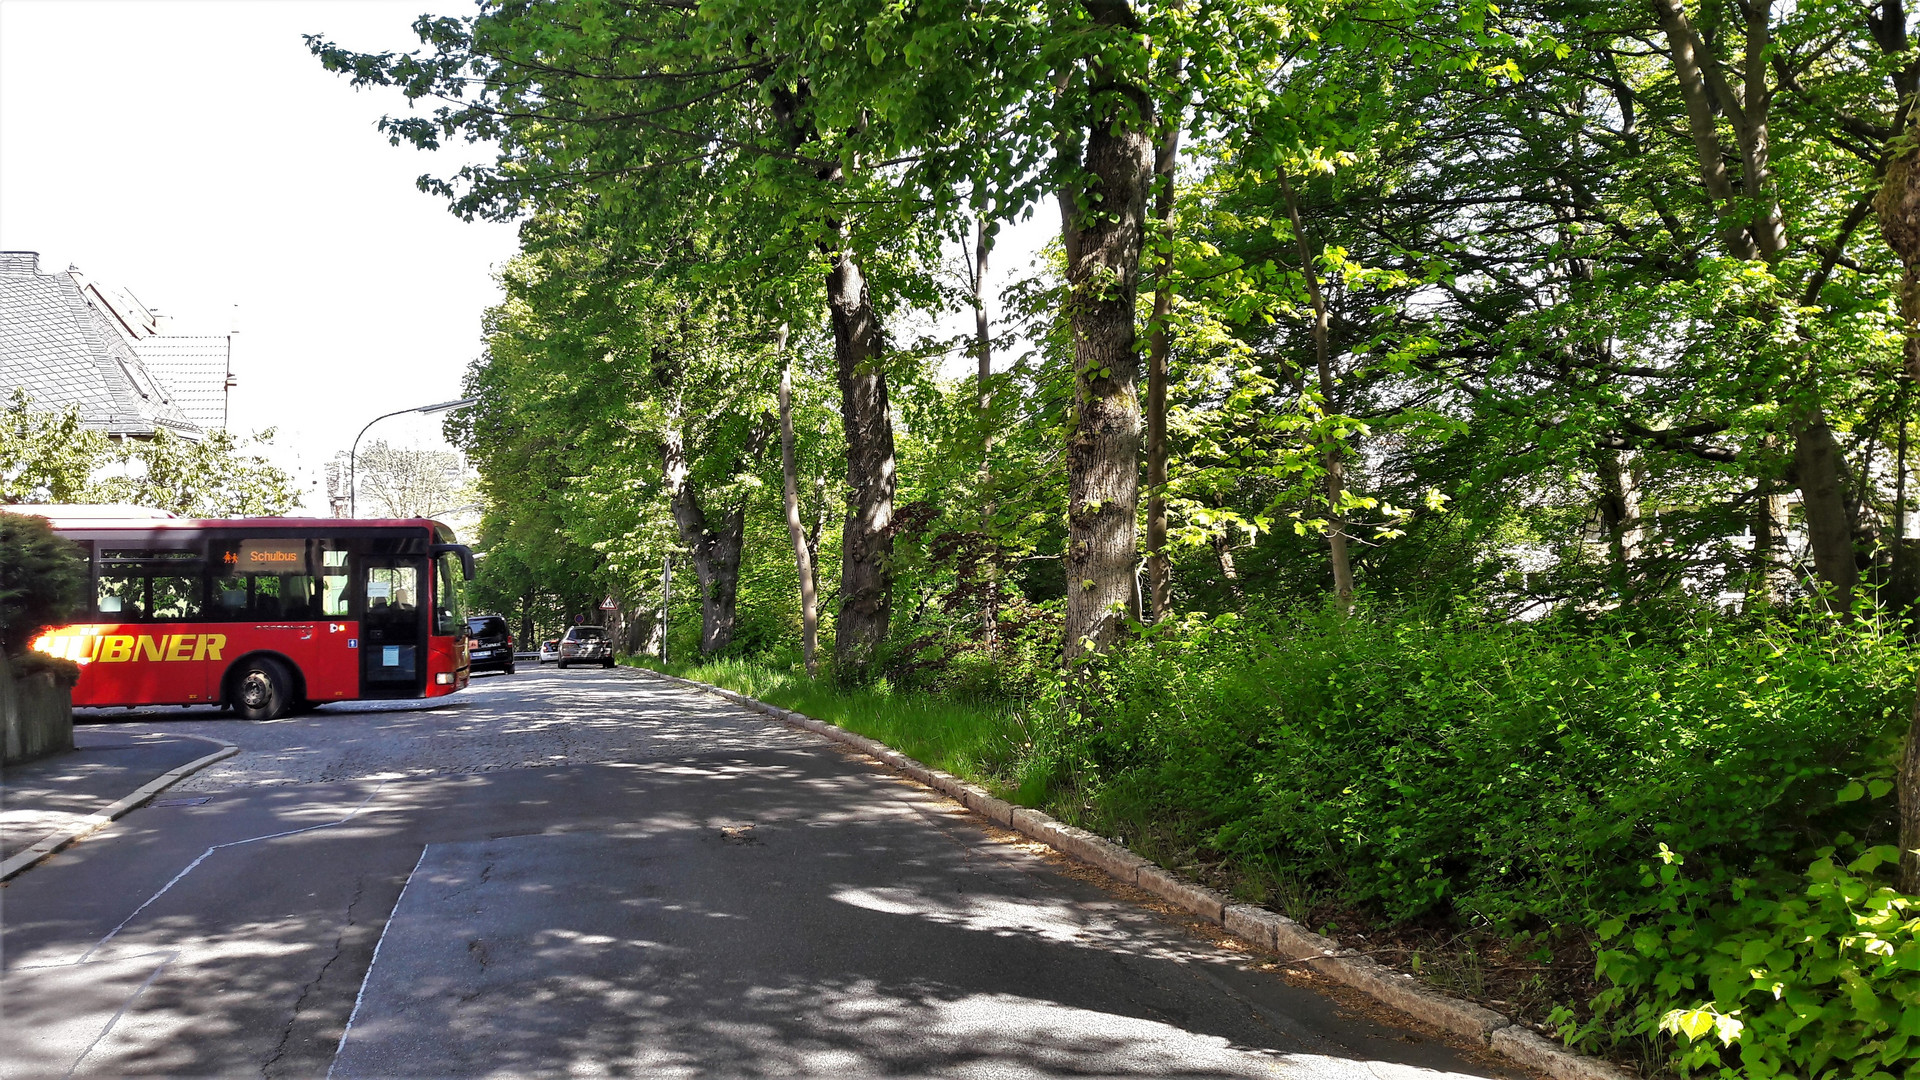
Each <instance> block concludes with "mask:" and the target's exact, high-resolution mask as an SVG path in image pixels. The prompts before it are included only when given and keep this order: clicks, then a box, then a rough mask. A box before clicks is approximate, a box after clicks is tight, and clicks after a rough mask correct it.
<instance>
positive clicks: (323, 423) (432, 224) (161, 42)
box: [0, 0, 515, 512]
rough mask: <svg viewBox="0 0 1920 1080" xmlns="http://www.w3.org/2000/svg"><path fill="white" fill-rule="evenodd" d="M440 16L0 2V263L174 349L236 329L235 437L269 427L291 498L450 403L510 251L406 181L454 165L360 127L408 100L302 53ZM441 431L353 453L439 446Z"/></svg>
mask: <svg viewBox="0 0 1920 1080" xmlns="http://www.w3.org/2000/svg"><path fill="white" fill-rule="evenodd" d="M432 2H433V0H401V2H397V3H396V2H391V0H327V2H291V0H290V2H267V0H224V2H222V0H200V2H190V3H183V2H176V0H136V2H127V0H0V247H4V248H6V249H25V250H30V251H38V252H40V254H41V260H40V264H41V268H42V270H44V271H58V270H64V269H66V267H67V266H68V265H69V264H73V265H77V266H78V267H79V268H80V269H82V270H85V271H86V272H87V273H88V274H89V275H91V276H92V277H93V278H94V279H95V280H98V281H100V282H102V283H103V284H108V285H114V286H118V287H121V288H124V289H126V290H128V291H130V292H132V293H133V294H134V295H135V296H137V297H139V298H140V300H141V301H142V302H143V303H145V304H146V305H147V306H148V307H150V308H154V309H156V310H158V311H160V312H162V313H164V314H167V315H170V316H172V317H173V325H172V327H171V331H172V332H174V333H216V334H217V333H223V332H225V331H226V330H228V329H230V328H232V327H233V326H234V325H235V323H234V319H235V314H236V313H237V316H238V328H239V330H240V334H239V336H238V338H236V340H235V348H234V371H235V374H236V375H237V376H238V380H239V385H238V387H237V388H236V389H235V390H234V392H233V398H232V402H231V410H232V412H231V417H232V419H231V423H230V425H229V426H230V427H231V428H232V429H233V430H234V431H236V432H239V433H248V432H252V431H254V430H256V429H259V428H264V427H275V428H277V429H278V435H277V436H276V437H275V439H274V444H275V447H276V450H275V452H274V456H275V458H276V459H277V460H279V461H280V462H281V463H282V464H283V465H284V466H287V467H290V468H295V469H297V470H298V472H299V474H300V476H301V479H302V482H303V484H307V485H314V484H316V483H317V480H318V471H317V470H318V469H319V467H321V466H323V465H324V463H325V462H326V460H327V459H328V458H329V457H331V456H332V454H333V453H334V452H335V451H337V450H344V449H346V448H347V446H348V444H349V443H350V442H351V441H352V440H353V437H354V434H355V433H356V432H357V431H358V430H359V429H360V426H361V425H362V424H365V423H366V422H367V421H368V420H371V419H372V418H373V417H375V416H377V415H379V414H380V413H383V412H390V411H392V410H394V409H399V408H406V407H409V406H413V405H425V404H430V403H433V402H439V401H446V400H450V399H452V398H456V397H459V396H460V378H461V374H462V372H463V371H464V370H465V368H466V365H467V363H468V361H469V360H471V359H472V358H473V357H474V356H475V355H477V354H478V352H479V351H480V316H481V313H482V311H484V310H485V308H486V307H487V306H488V305H489V304H491V303H493V302H495V301H496V300H497V298H498V290H497V289H496V288H495V286H494V283H493V279H492V274H493V271H494V269H495V268H496V267H497V266H498V265H499V264H501V263H502V262H504V261H505V260H506V259H507V258H509V257H511V256H512V254H513V252H514V250H515V232H514V228H513V226H511V225H489V224H479V223H476V224H472V225H469V224H466V223H463V222H461V221H460V220H459V219H457V218H455V217H454V216H453V215H451V214H449V213H447V212H446V210H445V209H444V204H443V203H442V202H441V201H440V200H438V199H436V198H433V197H430V196H427V195H424V194H422V193H420V192H419V191H417V190H415V189H414V186H413V179H414V177H416V176H417V175H419V174H420V173H422V172H427V171H434V172H440V171H450V170H451V169H452V168H454V167H456V166H457V165H458V163H459V160H458V159H456V158H454V157H453V156H452V155H451V154H449V153H446V152H442V153H439V154H423V153H419V152H417V151H414V150H412V149H396V148H394V147H390V146H388V145H387V143H386V140H385V139H384V138H382V137H381V136H380V134H379V133H378V132H376V131H375V130H374V129H373V125H374V122H375V121H376V120H378V119H379V117H380V116H381V115H382V114H383V113H384V112H387V111H390V110H396V109H399V108H402V107H404V104H405V102H404V99H402V98H400V97H399V95H397V94H375V93H371V92H355V91H354V90H353V89H351V88H350V87H349V86H348V85H347V82H346V80H345V79H343V78H341V77H339V76H336V75H332V74H329V73H328V72H326V71H324V70H323V69H322V68H321V67H320V64H319V62H318V61H317V60H315V59H313V58H312V57H311V56H309V55H308V54H307V50H306V46H305V45H304V44H303V43H302V42H301V40H300V36H301V34H303V33H324V34H326V35H328V36H329V37H331V38H333V39H334V40H336V41H340V42H342V43H343V44H347V45H350V46H354V47H358V48H363V49H369V50H371V49H376V48H394V49H397V48H408V47H411V46H412V45H413V44H414V41H413V36H412V34H411V32H410V31H409V29H408V28H409V26H410V25H411V24H412V22H413V19H414V18H415V16H417V15H419V14H420V13H421V11H422V10H423V8H426V7H428V6H429V5H431V4H432ZM443 8H444V9H445V10H454V8H453V6H452V5H451V4H444V5H443ZM441 419H442V417H439V416H430V417H420V416H406V417H395V418H394V419H392V420H385V421H382V422H381V423H380V424H378V425H377V426H375V427H374V428H373V430H372V431H370V432H368V434H367V438H368V440H372V439H375V438H385V439H388V440H389V441H393V442H397V443H402V444H407V445H432V446H438V445H441V441H440V436H439V425H440V421H441ZM309 491H310V497H309V499H308V506H309V508H310V509H312V510H314V511H315V512H321V511H322V510H323V508H324V506H325V492H324V489H323V488H317V487H310V488H309Z"/></svg>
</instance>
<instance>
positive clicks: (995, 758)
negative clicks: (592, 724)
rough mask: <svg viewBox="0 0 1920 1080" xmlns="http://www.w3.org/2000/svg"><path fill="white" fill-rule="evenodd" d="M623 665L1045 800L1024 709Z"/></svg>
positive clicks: (789, 672)
mask: <svg viewBox="0 0 1920 1080" xmlns="http://www.w3.org/2000/svg"><path fill="white" fill-rule="evenodd" d="M620 662H621V663H623V664H629V665H632V666H634V667H644V668H649V669H651V670H655V671H665V672H667V673H669V674H672V675H678V676H680V677H681V678H684V679H694V680H697V681H699V682H704V683H710V684H712V685H714V686H724V687H726V688H727V689H729V690H732V691H735V692H736V693H741V694H745V695H747V696H748V697H752V698H757V699H759V700H761V701H764V702H767V703H769V704H773V705H778V706H780V707H781V708H784V709H791V710H793V711H795V712H801V713H805V714H806V715H808V716H811V717H814V718H815V719H818V720H825V721H827V722H829V723H833V724H838V725H839V726H841V727H843V728H846V729H847V730H848V731H852V732H856V733H858V734H861V735H865V736H866V737H868V738H870V739H878V740H879V741H881V742H883V743H886V744H887V745H888V746H891V747H893V748H894V749H895V750H898V751H900V752H901V753H903V754H906V755H907V756H908V757H911V758H915V759H917V760H918V761H920V762H921V763H922V764H925V765H930V766H932V767H933V768H936V769H944V770H945V771H947V772H950V773H952V774H954V775H955V776H958V777H961V778H963V779H966V780H971V781H973V782H974V783H976V784H980V785H982V786H984V787H986V788H988V789H989V790H991V791H993V792H994V793H995V794H996V795H999V796H1001V797H1003V798H1011V799H1013V800H1015V801H1018V802H1023V803H1024V804H1026V805H1030V806H1033V805H1039V803H1040V802H1041V800H1042V799H1043V798H1044V797H1045V791H1046V784H1045V778H1044V777H1043V776H1040V775H1034V776H1031V777H1030V776H1028V775H1026V773H1027V772H1029V771H1032V770H1029V768H1028V764H1029V762H1030V761H1031V760H1032V754H1031V748H1032V742H1033V731H1032V729H1031V719H1030V711H1029V709H1028V708H1027V707H1026V706H1024V705H1022V704H1021V703H1018V702H1006V701H968V700H954V699H951V698H943V697H937V696H934V695H932V694H927V693H922V692H908V691H896V690H894V689H892V688H891V687H890V686H888V685H886V684H885V683H884V682H883V683H881V684H879V685H877V686H873V687H866V688H861V689H843V688H841V687H837V686H835V685H833V684H832V683H831V682H829V681H828V680H827V679H826V678H824V677H822V678H820V679H808V678H807V676H806V672H805V671H804V670H803V669H800V668H799V665H797V664H796V665H794V666H793V667H791V668H788V667H784V666H781V665H778V664H770V663H767V662H764V661H752V660H740V659H726V660H715V661H710V662H706V663H697V664H678V663H670V664H665V665H662V664H661V663H660V662H659V661H658V660H655V659H653V658H652V657H625V658H622V659H621V661H620ZM1022 796H1025V798H1022Z"/></svg>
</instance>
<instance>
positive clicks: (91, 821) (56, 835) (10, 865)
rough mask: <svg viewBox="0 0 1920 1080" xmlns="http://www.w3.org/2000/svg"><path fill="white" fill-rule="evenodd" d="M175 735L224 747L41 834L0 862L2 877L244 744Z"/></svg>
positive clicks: (101, 826)
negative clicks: (23, 848) (29, 845)
mask: <svg viewBox="0 0 1920 1080" xmlns="http://www.w3.org/2000/svg"><path fill="white" fill-rule="evenodd" d="M173 737H174V738H177V739H194V740H196V741H199V742H204V743H212V744H213V745H214V746H217V747H219V748H220V749H218V750H215V751H214V752H213V753H211V754H207V755H204V756H202V757H197V758H195V759H193V760H192V761H189V762H187V763H186V764H185V765H180V766H177V767H175V768H173V769H170V770H168V771H166V772H164V773H161V774H160V775H159V776H156V777H154V778H153V779H152V780H149V781H147V782H146V783H144V784H142V785H140V786H139V787H138V788H136V789H134V792H133V794H131V795H128V796H126V797H125V798H123V799H120V800H118V801H116V802H113V803H110V804H108V805H107V806H106V807H105V808H104V809H102V810H99V811H97V812H95V813H92V814H88V815H87V816H86V817H83V818H81V819H80V820H78V821H76V822H74V823H73V824H71V825H69V826H67V827H66V828H64V829H60V830H58V831H56V832H52V833H49V834H47V835H46V836H44V837H41V838H40V841H39V842H38V843H36V844H34V845H33V846H32V847H29V848H26V849H25V850H23V851H21V852H20V853H19V854H17V855H15V856H13V857H12V858H10V859H8V860H6V861H5V862H0V881H6V880H8V879H9V878H12V877H13V876H14V875H15V874H18V873H19V872H21V871H22V870H25V869H26V868H27V867H29V866H32V865H33V864H35V863H37V862H39V861H40V860H41V859H44V858H46V857H47V856H49V855H51V854H53V853H54V852H56V851H59V850H60V849H61V848H64V847H66V846H67V845H68V844H71V843H74V842H75V841H77V840H81V839H84V838H85V837H87V836H90V835H92V834H93V833H95V832H98V831H99V830H101V829H104V828H106V827H107V826H108V825H111V824H113V823H114V822H115V821H118V820H120V819H121V818H123V817H125V816H127V814H129V813H130V812H132V811H133V810H134V809H135V808H136V807H138V806H140V805H141V804H142V803H145V802H146V801H147V800H148V799H151V798H153V797H154V796H155V795H158V794H160V793H161V792H162V791H165V790H167V789H168V788H170V787H172V786H173V785H175V784H177V783H179V782H180V781H182V780H185V779H186V778H187V777H189V776H192V775H193V774H194V773H197V772H199V771H200V770H201V769H204V768H206V767H207V766H209V765H211V764H213V763H214V762H216V761H220V760H222V759H225V758H230V757H232V756H233V755H235V754H237V753H239V752H240V748H239V747H238V746H235V745H234V744H233V743H230V742H222V741H221V740H219V739H213V738H209V737H207V736H205V735H188V734H185V733H184V732H182V733H177V734H174V735H173Z"/></svg>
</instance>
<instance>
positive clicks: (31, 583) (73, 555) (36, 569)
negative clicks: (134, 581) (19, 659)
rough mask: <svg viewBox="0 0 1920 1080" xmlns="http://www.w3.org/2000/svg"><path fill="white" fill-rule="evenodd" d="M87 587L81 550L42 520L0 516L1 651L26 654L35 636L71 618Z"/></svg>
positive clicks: (8, 515)
mask: <svg viewBox="0 0 1920 1080" xmlns="http://www.w3.org/2000/svg"><path fill="white" fill-rule="evenodd" d="M86 582H87V569H86V562H85V561H84V559H83V558H82V556H81V553H80V548H79V547H78V546H77V545H75V544H74V543H72V542H71V541H69V540H64V539H62V538H60V537H59V536H56V535H54V532H53V529H52V527H51V526H49V525H48V524H47V519H45V518H41V517H31V516H28V515H25V514H8V513H0V651H4V652H5V653H6V654H7V655H8V656H21V655H23V654H24V653H26V651H27V649H28V647H29V646H31V645H32V644H33V639H34V638H36V637H38V636H39V635H40V631H42V630H44V629H45V628H46V627H48V626H50V625H54V624H56V623H59V622H61V621H63V620H65V619H67V618H68V617H70V616H71V615H72V613H73V611H74V609H75V608H76V607H78V606H79V604H80V603H81V601H82V599H83V597H84V593H85V591H86Z"/></svg>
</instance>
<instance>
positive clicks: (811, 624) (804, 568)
mask: <svg viewBox="0 0 1920 1080" xmlns="http://www.w3.org/2000/svg"><path fill="white" fill-rule="evenodd" d="M786 351H787V326H786V324H785V323H782V324H780V352H781V353H782V354H785V353H786ZM780 481H781V483H780V486H781V489H782V493H783V494H784V495H785V497H786V503H787V535H788V536H790V537H791V538H792V539H793V563H794V568H795V570H796V571H797V572H798V575H799V579H800V643H801V645H800V647H801V653H802V655H804V656H805V657H806V662H807V678H809V679H811V678H813V677H814V676H815V675H817V674H819V672H820V663H819V660H818V658H817V657H816V656H815V655H814V654H815V649H816V645H817V640H818V635H819V629H820V612H819V608H818V606H817V604H816V600H815V596H814V591H813V553H812V552H811V551H810V550H809V549H808V547H807V531H806V527H805V526H803V525H801V523H800V472H799V466H798V465H797V464H796V455H795V453H794V446H793V361H791V360H788V361H787V362H786V363H785V364H784V365H783V366H782V367H781V369H780Z"/></svg>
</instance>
